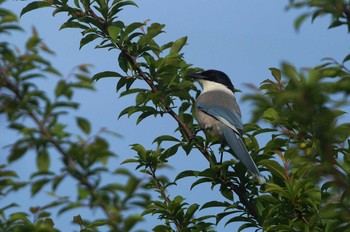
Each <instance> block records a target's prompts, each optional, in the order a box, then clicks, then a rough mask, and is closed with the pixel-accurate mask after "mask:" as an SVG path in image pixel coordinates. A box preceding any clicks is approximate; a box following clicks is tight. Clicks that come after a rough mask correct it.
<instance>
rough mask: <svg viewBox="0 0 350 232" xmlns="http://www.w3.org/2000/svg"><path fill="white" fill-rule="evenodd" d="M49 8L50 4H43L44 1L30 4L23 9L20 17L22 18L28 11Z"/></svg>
mask: <svg viewBox="0 0 350 232" xmlns="http://www.w3.org/2000/svg"><path fill="white" fill-rule="evenodd" d="M49 6H51V4H50V3H48V2H44V1H36V2H31V3H29V4H28V5H27V6H26V7H24V8H23V9H22V11H21V14H20V17H22V15H24V14H25V13H28V12H29V11H32V10H35V9H39V8H43V7H49Z"/></svg>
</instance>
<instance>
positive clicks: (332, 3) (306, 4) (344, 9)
mask: <svg viewBox="0 0 350 232" xmlns="http://www.w3.org/2000/svg"><path fill="white" fill-rule="evenodd" d="M289 2H290V4H289V6H288V8H298V9H299V8H307V9H308V10H309V9H310V10H311V11H310V12H306V13H303V14H301V15H300V16H299V17H298V18H297V19H296V20H295V23H294V26H295V28H296V29H299V27H300V26H301V24H302V23H303V22H304V21H305V19H307V18H310V17H311V20H312V21H314V20H315V19H316V18H319V17H321V16H325V15H327V16H330V17H331V23H330V25H329V27H328V28H335V27H339V26H342V25H345V26H346V27H347V30H348V32H350V3H349V1H345V0H289Z"/></svg>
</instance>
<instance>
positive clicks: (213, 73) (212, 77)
mask: <svg viewBox="0 0 350 232" xmlns="http://www.w3.org/2000/svg"><path fill="white" fill-rule="evenodd" d="M187 76H189V77H192V78H193V79H199V80H207V81H213V82H216V83H220V84H222V85H225V86H226V87H227V88H229V89H230V90H231V91H232V92H234V91H235V88H234V86H233V84H232V82H231V80H230V78H229V77H228V76H227V75H226V74H225V73H224V72H221V71H218V70H214V69H209V70H206V71H203V72H199V73H190V74H187Z"/></svg>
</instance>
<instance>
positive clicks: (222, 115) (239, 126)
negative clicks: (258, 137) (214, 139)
mask: <svg viewBox="0 0 350 232" xmlns="http://www.w3.org/2000/svg"><path fill="white" fill-rule="evenodd" d="M197 107H198V108H199V109H200V110H201V111H203V112H205V113H207V114H209V115H211V116H213V117H214V118H216V119H218V120H219V121H220V122H222V123H224V124H225V125H226V126H228V127H230V128H231V129H233V130H234V131H235V132H236V133H238V134H241V132H242V131H243V123H242V119H241V116H240V115H239V114H238V113H237V112H236V111H235V110H234V109H231V108H225V107H222V106H220V105H212V104H210V105H209V104H207V103H204V102H203V101H200V102H197Z"/></svg>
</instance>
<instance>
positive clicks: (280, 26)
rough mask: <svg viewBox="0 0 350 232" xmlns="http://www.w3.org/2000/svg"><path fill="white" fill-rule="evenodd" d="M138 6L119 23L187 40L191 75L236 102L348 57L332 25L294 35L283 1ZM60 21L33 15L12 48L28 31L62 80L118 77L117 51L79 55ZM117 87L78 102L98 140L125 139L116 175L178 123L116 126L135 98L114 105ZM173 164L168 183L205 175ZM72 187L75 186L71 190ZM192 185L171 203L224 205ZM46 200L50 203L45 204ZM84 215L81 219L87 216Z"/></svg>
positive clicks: (179, 157) (323, 22)
mask: <svg viewBox="0 0 350 232" xmlns="http://www.w3.org/2000/svg"><path fill="white" fill-rule="evenodd" d="M135 2H136V3H137V4H138V5H139V8H136V7H129V8H126V9H125V10H124V11H122V13H121V16H120V19H121V20H125V21H127V22H133V21H141V22H142V21H145V20H148V19H149V20H150V22H151V23H152V22H159V23H164V24H165V25H166V27H165V31H166V33H163V34H162V35H160V36H159V38H158V41H159V43H166V42H168V41H174V40H176V39H177V38H180V37H182V36H188V41H187V42H188V45H187V46H186V47H185V48H184V52H185V59H186V61H187V62H188V63H192V64H193V65H194V66H196V67H201V68H204V69H218V70H222V71H224V72H226V73H227V74H228V75H229V76H230V78H231V80H232V82H233V83H234V85H235V87H236V88H238V89H241V90H242V91H243V93H238V94H237V98H238V99H240V98H241V97H242V96H243V95H244V94H245V93H248V92H249V90H248V89H247V88H246V87H245V85H244V84H245V83H251V84H255V85H259V84H260V83H261V82H262V81H263V80H265V79H267V78H271V75H270V72H269V70H268V69H269V68H270V67H279V66H280V64H281V62H283V61H287V62H289V63H291V64H293V65H295V66H296V67H298V68H306V67H312V66H315V65H317V64H320V63H321V59H322V58H325V57H333V58H335V59H338V60H341V59H342V58H343V57H345V56H346V55H347V53H348V51H349V41H348V38H347V32H346V28H345V27H341V28H337V29H332V30H327V26H328V23H329V21H330V19H329V18H327V17H323V18H321V19H320V20H316V21H315V22H314V23H313V24H311V22H310V21H307V22H306V23H305V24H303V25H302V27H301V29H300V31H299V32H296V31H295V30H294V28H293V23H294V20H295V19H296V17H297V16H298V15H300V14H301V13H302V11H297V10H292V11H286V10H285V7H286V5H287V4H288V1H281V0H270V1H260V0H235V1H232V0H221V1H220V2H219V1H210V0H201V1H189V0H178V1H169V0H163V1H160V0H148V1H139V0H137V1H135ZM28 3H29V1H7V2H6V3H5V4H4V5H3V7H8V8H9V9H11V10H12V11H14V12H16V13H18V14H19V12H20V11H21V9H22V8H23V7H24V6H25V5H27V4H28ZM65 19H66V16H65V15H63V14H62V15H61V14H59V15H57V16H56V17H52V16H51V11H50V10H48V9H40V10H37V11H33V12H30V13H28V14H26V15H24V16H23V17H22V18H21V21H20V22H21V25H22V27H23V28H25V29H26V33H16V34H14V36H12V37H11V40H12V42H13V43H15V44H17V45H18V46H19V47H20V48H21V44H22V45H23V44H24V41H25V40H26V38H28V36H29V34H30V28H31V27H32V26H35V27H36V28H37V30H38V32H39V35H40V36H41V37H42V38H43V39H44V41H45V43H47V44H48V46H49V47H50V48H51V49H52V50H53V51H55V52H56V56H55V57H50V60H51V61H52V63H53V65H54V66H55V67H56V68H57V69H58V70H60V71H61V73H62V74H63V75H64V76H67V75H68V74H69V73H70V71H71V69H72V68H73V67H74V66H76V65H79V64H93V66H94V67H93V68H92V73H97V72H100V71H105V70H111V71H112V70H116V71H120V70H119V68H118V67H119V66H118V63H117V55H118V52H117V51H110V52H108V51H106V50H101V49H100V50H95V49H93V48H94V46H95V45H94V44H90V45H87V46H85V47H84V48H83V49H81V50H79V41H80V39H81V34H80V33H79V31H77V30H71V29H65V30H62V31H59V27H60V25H61V24H62V23H63V22H64V20H65ZM116 82H117V79H104V80H100V81H99V82H97V83H96V88H97V91H96V92H91V93H90V92H86V91H83V92H81V93H79V94H78V95H77V98H76V99H75V100H76V101H78V102H80V103H81V109H80V111H79V112H78V114H79V115H83V116H84V117H87V118H89V119H90V120H91V121H92V122H93V123H94V130H95V131H96V132H97V131H98V130H99V128H101V127H107V128H108V129H109V130H112V131H116V132H118V133H120V134H122V135H123V138H122V139H114V138H112V139H110V142H111V144H112V146H113V148H114V149H115V151H116V153H117V154H118V155H119V159H118V162H115V164H114V165H115V166H116V167H117V166H118V165H119V164H120V162H121V161H122V160H124V159H126V158H129V157H132V156H134V155H135V154H134V153H133V152H132V151H130V147H129V145H130V144H133V143H141V144H142V145H144V146H145V147H146V148H155V144H152V141H153V139H154V138H155V137H157V136H159V135H161V134H173V130H174V128H175V122H174V121H173V120H172V119H171V118H169V117H163V118H158V119H157V120H154V119H151V118H150V119H147V120H145V121H144V122H143V123H141V124H140V125H138V126H136V125H135V118H134V117H131V118H130V119H128V118H127V117H122V118H121V119H120V120H117V116H118V115H119V113H120V111H121V110H122V109H124V108H125V107H126V106H128V105H130V104H132V103H133V102H134V100H133V98H132V97H126V98H118V94H116V92H115V85H116ZM41 85H43V86H44V87H45V88H47V89H48V90H50V88H52V84H51V83H50V81H47V82H43V83H41ZM240 104H241V110H242V114H243V122H248V121H249V119H250V111H251V110H250V109H251V108H252V107H253V106H251V105H250V103H249V102H240ZM75 115H76V114H75ZM73 119H74V118H73V116H71V117H68V118H67V121H68V122H70V120H73ZM5 127H6V124H5V121H4V118H0V130H2V131H4V132H6V134H9V135H11V136H6V137H4V134H5V133H0V137H1V139H0V147H1V148H0V149H1V150H0V152H1V154H6V149H4V148H2V147H3V146H4V145H6V144H9V143H10V142H11V141H13V139H14V138H15V137H14V136H15V135H13V134H12V133H8V131H7V130H5ZM4 157H5V156H4V155H1V156H0V163H4V162H5V161H6V159H5V158H4ZM54 157H55V156H54ZM53 159H55V158H53ZM53 162H59V159H57V157H56V161H55V160H53ZM53 162H52V163H53ZM170 164H171V165H172V166H173V168H174V169H173V170H172V171H171V172H169V173H167V175H168V177H169V178H170V179H172V178H173V177H174V176H175V175H176V173H178V172H180V171H182V170H186V169H198V170H200V169H204V168H206V167H207V163H206V161H205V160H204V159H203V158H202V156H201V155H200V154H197V153H196V152H193V153H192V154H190V155H189V156H186V155H185V153H184V152H179V153H178V154H176V155H175V156H174V157H172V158H171V160H170ZM112 165H113V164H112ZM124 166H125V165H124ZM13 167H14V168H16V169H18V170H19V172H20V173H21V176H22V177H23V178H28V173H30V171H31V170H32V169H33V167H34V161H33V159H32V157H28V158H25V159H24V160H21V161H18V162H16V163H14V164H13ZM126 167H128V166H126ZM130 169H131V170H133V167H132V166H130ZM69 184H72V185H74V183H69ZM69 184H68V185H66V186H65V187H63V188H62V189H61V190H60V191H62V192H65V191H67V189H69V188H71V187H72V186H69ZM190 184H191V181H186V180H183V181H179V183H178V185H177V186H175V187H172V188H171V191H172V192H171V193H170V194H171V196H173V197H174V196H176V195H177V194H183V193H184V192H186V194H184V195H185V196H186V198H187V201H188V202H190V203H195V202H197V203H203V202H206V201H209V200H213V199H215V198H217V199H218V200H219V199H221V198H220V197H221V196H220V195H219V194H217V193H216V190H217V189H214V190H213V191H212V190H210V188H209V186H204V187H198V188H196V189H194V190H193V191H189V188H190ZM203 192H205V194H203ZM16 197H18V198H17V199H23V203H22V202H19V204H22V205H23V206H24V208H25V207H27V208H28V207H29V206H32V205H35V204H40V203H41V202H42V201H43V199H45V200H46V198H45V197H46V196H44V197H43V196H42V197H40V198H39V197H37V198H35V199H31V200H30V199H29V197H28V192H27V193H24V194H23V195H19V196H16ZM47 200H50V199H49V198H47ZM20 201H21V200H20ZM17 202H18V200H17ZM79 213H81V212H79ZM85 213H86V214H89V213H88V212H85ZM81 214H82V216H83V214H84V213H81ZM96 214H98V212H97V213H95V215H96ZM73 215H74V214H73ZM71 216H72V215H67V216H62V217H60V218H59V221H58V225H59V226H58V228H60V229H62V231H73V230H74V229H75V230H76V229H78V228H77V227H76V226H75V227H72V225H71V224H70V223H69V222H70V220H71ZM148 219H149V221H148V222H146V223H144V224H143V225H142V228H146V229H149V230H150V229H151V228H152V227H153V226H154V225H156V224H154V223H156V222H155V220H154V218H153V219H152V218H148ZM236 226H237V225H236V224H230V225H229V226H228V227H226V228H224V227H223V226H222V225H220V226H219V227H218V228H217V230H218V231H234V230H235V227H236Z"/></svg>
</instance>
